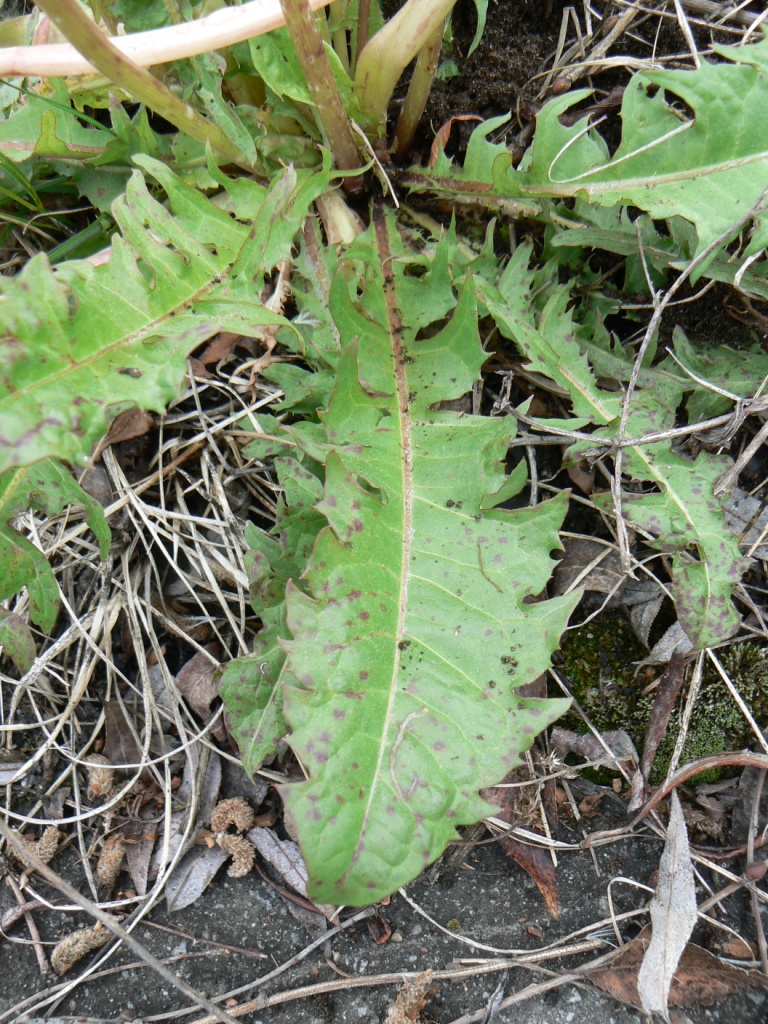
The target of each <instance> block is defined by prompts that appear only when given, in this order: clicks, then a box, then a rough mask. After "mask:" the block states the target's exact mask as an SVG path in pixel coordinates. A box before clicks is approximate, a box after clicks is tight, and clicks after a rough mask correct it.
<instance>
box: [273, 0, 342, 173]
mask: <svg viewBox="0 0 768 1024" xmlns="http://www.w3.org/2000/svg"><path fill="white" fill-rule="evenodd" d="M280 6H281V7H282V9H283V17H284V18H285V25H286V28H287V29H288V32H289V33H290V36H291V42H292V43H293V45H294V48H295V50H296V56H297V57H298V58H299V62H300V64H301V67H302V70H303V72H304V76H305V77H306V79H307V85H308V86H309V91H310V93H311V94H312V99H313V100H314V101H315V107H316V113H317V118H318V120H319V122H320V127H321V128H322V130H323V132H324V133H325V135H326V138H327V139H328V143H329V145H330V147H331V152H332V153H333V158H334V160H335V161H336V166H337V167H338V168H339V169H340V170H342V171H352V170H357V169H358V168H359V167H360V156H359V154H358V152H357V146H356V145H355V140H354V137H353V135H352V130H351V128H350V127H349V121H348V120H347V114H346V111H345V110H344V103H343V101H342V99H341V94H340V93H339V88H338V86H337V85H336V79H335V78H334V77H333V71H332V70H331V62H330V61H329V60H328V54H327V53H326V52H325V46H324V44H323V39H322V36H321V35H320V31H319V29H318V27H317V25H316V23H315V18H314V15H313V13H312V9H311V8H310V6H309V4H308V3H307V0H280ZM357 184H358V182H357V179H346V181H345V188H347V190H355V186H356V185H357Z"/></svg>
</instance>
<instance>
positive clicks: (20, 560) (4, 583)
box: [0, 459, 112, 632]
mask: <svg viewBox="0 0 768 1024" xmlns="http://www.w3.org/2000/svg"><path fill="white" fill-rule="evenodd" d="M70 504H77V505H82V506H83V507H84V508H85V511H86V519H87V521H88V525H89V526H90V527H91V529H92V530H93V532H94V534H95V535H96V537H97V539H98V541H99V547H100V549H101V557H102V558H104V557H106V554H107V551H108V550H109V545H110V542H111V537H112V535H111V532H110V529H109V527H108V526H107V522H106V520H105V518H104V512H103V510H102V507H101V505H99V503H98V502H96V501H94V500H93V498H91V496H90V495H89V494H86V492H85V491H84V490H83V489H82V487H80V485H79V484H77V483H76V482H75V480H73V478H72V474H71V473H70V472H69V471H68V470H67V469H65V468H64V466H62V465H61V463H59V462H56V461H55V460H54V459H45V460H44V461H42V462H38V463H36V464H35V465H34V466H28V467H26V468H25V469H16V470H9V471H8V472H6V473H3V474H2V476H0V566H1V567H2V572H0V601H5V600H6V599H7V598H9V597H12V596H13V595H14V594H16V593H17V592H18V591H19V590H21V588H22V587H26V588H27V590H28V591H29V606H30V616H31V618H32V621H33V622H35V623H37V625H38V626H40V628H41V629H43V630H44V631H45V632H50V630H51V629H52V628H53V624H54V622H55V620H56V614H57V612H58V609H59V587H58V584H57V583H56V580H55V578H54V575H53V571H52V570H51V567H50V565H49V564H48V562H47V560H46V558H45V555H43V553H42V552H41V551H40V550H39V549H38V548H36V547H35V546H34V544H32V543H31V542H30V541H28V540H27V539H26V538H25V537H22V536H21V535H20V534H19V533H17V532H16V531H15V530H14V529H13V527H12V525H11V524H12V522H13V520H14V519H15V518H16V517H17V516H20V515H22V514H23V513H24V512H26V510H27V509H28V508H34V509H37V510H38V511H39V512H44V513H45V514H46V515H49V516H52V515H56V514H58V513H59V512H61V510H62V509H63V508H64V507H65V506H66V505H70Z"/></svg>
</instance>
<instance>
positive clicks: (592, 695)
mask: <svg viewBox="0 0 768 1024" xmlns="http://www.w3.org/2000/svg"><path fill="white" fill-rule="evenodd" d="M645 654H646V651H645V648H644V647H643V646H642V645H641V644H640V642H639V640H638V639H637V638H636V637H635V635H634V633H633V632H632V627H631V626H630V624H629V622H628V621H627V620H626V619H624V618H619V617H609V616H606V617H604V618H602V619H600V620H596V621H595V622H591V623H589V624H588V625H587V626H584V627H582V628H581V629H577V630H573V631H572V632H570V633H568V635H567V637H566V639H565V641H564V643H563V646H562V656H563V661H564V670H565V674H566V675H567V677H568V679H569V680H570V682H571V685H572V688H573V695H574V697H575V698H576V700H577V701H578V702H579V704H580V706H581V707H582V709H583V711H584V713H585V714H586V715H587V717H588V718H589V720H590V721H591V722H592V724H593V725H594V726H595V728H596V729H598V730H599V731H600V732H604V731H606V730H608V729H625V730H626V731H627V733H629V735H630V736H631V737H632V740H633V742H634V744H635V746H636V747H637V750H638V752H642V748H643V742H644V739H645V733H646V729H647V727H648V719H649V717H650V713H651V708H652V706H653V694H649V695H644V694H643V689H644V688H645V687H646V686H647V684H648V679H647V677H646V676H645V675H644V674H643V673H642V672H641V673H639V674H638V675H637V676H636V675H635V671H636V664H635V663H636V662H638V661H641V660H642V659H643V657H644V656H645ZM767 654H768V651H766V650H765V649H764V648H761V647H760V646H759V645H758V644H756V643H751V642H748V643H739V644H734V646H733V647H730V648H729V649H728V650H727V651H726V652H725V653H724V654H723V655H722V656H721V658H720V661H721V663H722V665H723V668H724V669H725V670H726V672H727V673H728V675H729V677H730V678H731V680H732V682H733V684H734V686H735V687H736V690H737V691H738V693H739V695H740V696H741V698H742V699H743V701H744V703H745V704H746V705H747V707H748V708H749V709H750V711H751V713H752V715H753V717H754V718H755V720H756V721H757V723H758V725H760V726H761V727H763V726H764V725H765V723H766V722H768V657H766V655H767ZM683 698H684V694H681V696H680V698H679V699H678V707H677V708H676V710H675V711H674V712H673V714H672V717H671V718H670V721H669V725H668V728H667V734H666V736H665V737H664V739H663V740H662V742H661V744H660V746H659V750H658V752H657V754H656V758H655V760H654V764H653V769H652V772H651V779H650V781H651V783H653V784H654V785H656V784H658V783H660V782H661V781H662V780H663V779H664V777H665V776H666V773H667V769H668V767H669V762H670V758H671V756H672V751H673V750H674V747H675V743H676V741H677V737H678V734H679V731H680V709H681V707H682V705H683ZM562 724H563V726H564V727H566V728H571V729H575V730H576V731H577V732H585V731H586V726H585V725H584V722H583V721H582V719H581V716H580V715H579V714H578V713H577V712H574V711H572V712H570V713H569V714H568V715H567V716H566V717H565V718H564V720H563V723H562ZM750 737H751V730H750V728H749V724H748V722H747V721H746V719H745V718H744V716H743V714H742V713H741V711H740V709H739V707H738V705H737V704H736V702H735V700H734V699H733V697H732V696H731V694H730V692H729V690H728V687H727V686H726V684H725V683H724V682H723V680H722V679H721V678H720V676H719V674H718V673H717V672H716V671H715V669H714V667H712V666H711V665H710V666H709V667H708V668H707V670H706V671H705V675H704V679H703V681H702V685H701V690H700V691H699V695H698V698H697V700H696V707H695V709H694V712H693V718H692V720H691V724H690V726H689V729H688V736H687V738H686V742H685V746H684V747H683V753H682V757H681V764H685V763H687V762H689V761H693V760H695V759H696V758H699V757H706V756H708V755H710V754H719V753H722V751H724V750H731V749H738V748H741V747H744V746H747V745H748V744H750V743H751V739H750ZM718 775H719V773H718V772H706V773H703V774H702V775H701V776H698V777H697V778H696V780H695V781H697V782H706V781H714V780H715V779H716V778H717V777H718Z"/></svg>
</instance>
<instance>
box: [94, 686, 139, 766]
mask: <svg viewBox="0 0 768 1024" xmlns="http://www.w3.org/2000/svg"><path fill="white" fill-rule="evenodd" d="M104 719H105V725H106V732H107V738H106V740H105V742H104V750H103V752H102V753H103V754H104V756H105V758H106V759H107V760H108V761H110V762H111V763H112V764H113V765H116V766H117V767H118V768H124V769H126V770H128V768H130V767H131V766H132V765H139V764H141V747H140V746H139V742H138V740H137V739H136V734H135V733H134V731H133V729H132V728H131V725H130V723H129V722H128V719H127V718H126V717H125V712H124V711H123V709H122V708H121V707H120V705H119V704H118V702H117V701H116V700H111V701H109V702H108V703H107V705H106V707H105V708H104Z"/></svg>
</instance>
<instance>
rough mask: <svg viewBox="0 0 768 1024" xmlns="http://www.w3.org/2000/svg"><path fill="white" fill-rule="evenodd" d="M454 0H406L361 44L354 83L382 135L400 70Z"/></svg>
mask: <svg viewBox="0 0 768 1024" xmlns="http://www.w3.org/2000/svg"><path fill="white" fill-rule="evenodd" d="M455 3H456V0H408V2H407V3H406V4H405V5H404V6H403V7H401V8H400V10H399V11H398V12H397V14H396V15H395V16H394V17H393V18H390V20H389V21H388V22H387V23H386V25H384V27H383V28H380V29H379V31H378V32H377V33H376V35H375V36H374V37H373V38H372V39H370V40H369V41H368V43H367V44H366V45H365V47H364V48H363V51H362V52H361V53H360V55H359V57H358V61H357V66H356V68H355V85H356V86H357V88H358V99H359V102H360V106H361V107H362V108H363V110H365V111H367V112H368V113H369V114H370V115H371V117H372V118H373V119H374V121H375V123H376V124H377V125H378V135H379V137H380V138H383V137H384V135H385V132H386V124H387V105H388V104H389V101H390V99H391V98H392V93H393V92H394V91H395V86H396V85H397V83H398V80H399V79H400V76H401V75H402V73H403V71H405V69H406V68H407V67H408V65H409V64H410V62H411V61H412V60H413V58H414V57H415V56H416V55H417V54H418V53H419V51H421V50H422V49H423V48H424V47H425V46H428V45H429V43H430V40H433V39H434V37H435V33H436V32H438V31H440V30H441V27H442V26H443V25H444V24H445V19H446V18H447V17H448V15H449V14H450V13H451V11H452V9H453V6H454V4H455Z"/></svg>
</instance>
